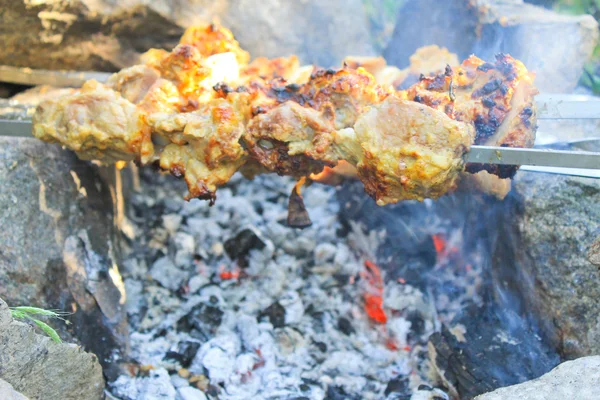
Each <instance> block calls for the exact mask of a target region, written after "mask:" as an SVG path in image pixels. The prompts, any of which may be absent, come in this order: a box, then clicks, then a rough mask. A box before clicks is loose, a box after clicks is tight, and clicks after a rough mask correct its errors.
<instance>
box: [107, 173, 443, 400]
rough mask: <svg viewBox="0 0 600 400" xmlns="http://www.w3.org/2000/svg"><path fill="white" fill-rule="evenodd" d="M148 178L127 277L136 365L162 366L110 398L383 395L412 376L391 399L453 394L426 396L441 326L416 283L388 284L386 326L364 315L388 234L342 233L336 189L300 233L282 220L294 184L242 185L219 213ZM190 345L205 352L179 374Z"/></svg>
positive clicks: (311, 199)
mask: <svg viewBox="0 0 600 400" xmlns="http://www.w3.org/2000/svg"><path fill="white" fill-rule="evenodd" d="M152 179H154V181H155V183H153V184H149V183H147V182H144V184H143V191H142V192H141V193H137V194H135V195H134V198H133V199H132V204H133V206H132V207H133V208H135V209H136V212H137V214H138V215H140V213H141V214H142V215H143V218H139V217H138V218H137V219H136V218H135V217H133V216H132V217H131V220H132V221H133V222H134V223H135V224H137V226H136V229H135V232H136V233H137V236H136V238H135V240H134V242H133V243H132V248H131V252H130V256H129V258H128V260H127V261H126V262H124V263H123V267H124V268H123V269H124V273H123V274H124V278H125V284H126V287H127V289H128V290H129V291H130V296H131V297H130V298H129V300H128V303H127V310H128V314H129V317H130V324H131V331H132V333H131V346H132V358H133V361H135V362H137V363H138V364H140V365H144V366H146V367H148V366H150V367H152V368H153V369H152V370H150V372H149V375H148V376H144V374H138V376H127V375H123V376H121V377H119V379H118V380H117V381H115V382H114V383H113V384H112V386H111V387H112V390H111V392H112V394H113V395H114V396H116V397H117V398H121V399H142V400H144V399H163V398H164V399H167V398H172V399H183V400H188V399H216V398H218V399H223V400H229V399H230V400H238V399H239V400H242V399H311V400H312V399H325V398H332V399H335V398H347V399H382V398H386V396H385V395H384V392H385V391H386V387H387V386H388V383H389V382H390V381H391V380H393V379H400V378H406V380H407V382H409V389H408V392H407V393H395V392H392V393H389V394H388V396H387V398H388V399H399V398H404V399H406V398H409V397H410V396H411V395H412V398H413V399H424V398H435V396H438V398H442V399H446V398H447V396H446V394H445V393H444V392H443V391H441V390H437V389H436V390H425V391H423V390H418V387H419V385H421V384H423V383H429V384H431V382H429V381H428V373H429V367H428V364H427V361H426V354H425V350H424V348H425V346H424V345H425V343H426V339H427V337H428V336H429V335H430V334H431V333H432V332H433V330H434V328H435V327H436V326H437V325H438V324H439V322H436V321H435V315H436V311H435V309H434V307H433V305H432V304H431V302H430V301H428V300H427V299H426V296H424V295H423V293H422V292H421V291H419V290H418V289H416V288H414V287H412V286H410V285H406V284H402V283H400V282H395V281H390V282H385V287H384V296H383V297H384V309H385V311H386V314H387V323H385V324H378V323H375V322H374V321H372V320H371V319H370V318H369V316H368V315H367V313H366V311H365V308H364V304H363V294H364V285H362V284H359V283H357V281H359V280H360V272H361V271H363V269H364V267H363V263H364V261H365V259H369V260H371V261H374V260H375V259H374V257H375V254H376V250H377V245H378V243H379V240H380V239H381V238H382V236H381V235H382V234H381V233H375V232H370V233H366V232H364V231H363V230H362V229H361V227H360V226H359V225H354V226H352V229H351V231H350V233H349V234H347V233H344V234H340V232H343V230H342V229H341V228H342V227H341V223H340V221H339V219H338V207H339V206H338V204H337V202H336V200H335V189H334V188H331V187H326V186H321V185H313V186H310V187H308V188H306V189H305V190H304V198H305V202H306V205H307V208H308V211H309V213H310V216H311V219H312V221H313V225H312V226H311V227H309V228H307V229H304V230H298V229H293V228H289V227H287V226H285V221H286V216H287V197H288V194H289V192H290V190H291V188H292V186H293V182H292V181H290V180H289V179H285V178H279V177H276V176H266V177H259V178H257V179H256V180H254V181H253V182H249V181H245V180H242V179H238V178H236V179H234V180H233V183H232V184H231V185H230V186H229V187H226V188H223V189H220V190H219V192H218V198H217V201H216V204H215V205H214V206H213V207H209V205H208V203H207V202H203V201H199V200H192V201H190V202H185V201H182V200H181V199H179V198H178V196H181V193H182V192H183V188H182V186H181V185H180V184H179V182H176V183H173V182H172V181H170V180H169V179H167V178H165V177H161V178H159V179H156V178H155V176H153V177H152ZM245 227H252V228H253V229H255V230H256V231H257V232H258V233H259V234H260V236H261V238H262V240H263V241H264V247H262V248H254V249H251V250H250V251H249V253H248V255H247V256H246V257H245V261H244V260H240V259H238V260H231V259H229V258H228V255H227V253H226V252H225V250H224V243H225V241H226V240H227V239H230V238H232V237H234V236H235V235H236V234H237V233H238V232H239V231H240V230H241V229H244V228H245ZM238 262H242V263H241V264H238ZM147 265H150V266H151V268H150V269H149V271H147V272H145V273H144V272H143V270H144V268H145V267H146V266H147ZM197 310H200V312H196V311H197ZM409 312H418V313H419V315H421V316H422V318H423V320H424V331H423V332H421V333H419V334H414V332H413V334H411V329H412V328H411V322H410V321H409V320H408V319H407V317H406V315H407V313H409ZM193 315H196V317H194V318H196V319H194V318H192V316H193ZM182 342H195V343H198V344H199V348H198V351H197V352H196V353H195V354H192V355H189V354H188V355H187V356H189V360H187V362H188V364H187V365H186V366H185V368H183V369H182V365H181V363H180V361H177V360H174V359H171V358H168V357H167V353H168V352H170V351H171V352H172V351H173V350H174V349H176V348H177V346H178V344H180V343H182ZM185 371H187V372H185ZM186 382H187V383H186ZM198 382H204V383H203V384H198ZM426 395H427V396H430V397H423V396H426ZM335 396H338V397H335ZM340 396H341V397H340Z"/></svg>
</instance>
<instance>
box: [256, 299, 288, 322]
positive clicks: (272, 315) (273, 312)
mask: <svg viewBox="0 0 600 400" xmlns="http://www.w3.org/2000/svg"><path fill="white" fill-rule="evenodd" d="M264 317H267V318H269V322H271V324H273V327H275V328H282V327H283V326H284V325H285V308H284V307H283V306H282V305H281V304H279V302H275V303H273V304H271V305H270V306H269V307H267V308H265V310H264V311H262V312H261V313H260V314H259V315H258V320H259V321H260V320H262V319H263V318H264Z"/></svg>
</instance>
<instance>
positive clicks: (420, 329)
mask: <svg viewBox="0 0 600 400" xmlns="http://www.w3.org/2000/svg"><path fill="white" fill-rule="evenodd" d="M406 319H407V320H408V321H409V322H410V324H411V325H410V333H409V335H411V336H412V335H414V336H415V337H419V336H421V335H422V334H423V333H424V332H425V320H424V319H423V316H422V315H421V313H420V312H418V311H416V310H415V311H410V312H409V313H408V314H407V315H406Z"/></svg>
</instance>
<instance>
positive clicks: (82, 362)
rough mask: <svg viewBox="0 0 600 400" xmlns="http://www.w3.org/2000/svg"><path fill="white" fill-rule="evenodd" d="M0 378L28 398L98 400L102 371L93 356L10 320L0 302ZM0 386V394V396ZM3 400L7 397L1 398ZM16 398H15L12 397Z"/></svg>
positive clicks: (3, 305)
mask: <svg viewBox="0 0 600 400" xmlns="http://www.w3.org/2000/svg"><path fill="white" fill-rule="evenodd" d="M0 378H1V379H2V380H5V381H6V382H8V383H9V384H10V385H12V386H13V387H14V389H15V390H17V391H20V392H22V393H23V394H24V395H25V396H27V397H30V398H32V399H64V400H70V399H73V400H80V399H89V400H94V399H102V398H103V392H104V379H103V377H102V368H101V367H100V364H99V363H98V359H97V358H96V356H94V355H93V354H89V353H86V352H84V351H83V350H82V349H81V348H80V347H78V346H75V345H71V344H64V343H56V342H54V341H52V339H50V338H48V337H46V336H42V335H38V334H36V333H35V331H34V329H33V327H31V326H29V325H27V324H24V323H22V322H18V321H14V320H12V318H11V316H10V310H9V309H8V306H7V304H6V303H5V302H4V301H3V300H2V299H0ZM2 390H3V389H2V387H1V386H0V394H2ZM1 398H2V399H7V397H1ZM16 398H17V399H18V397H16Z"/></svg>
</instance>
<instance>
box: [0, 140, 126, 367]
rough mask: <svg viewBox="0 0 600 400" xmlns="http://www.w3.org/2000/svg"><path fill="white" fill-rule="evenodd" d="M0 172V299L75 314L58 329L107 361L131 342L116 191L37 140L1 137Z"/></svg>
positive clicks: (88, 169) (83, 165) (94, 173)
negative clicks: (120, 262) (120, 266)
mask: <svg viewBox="0 0 600 400" xmlns="http://www.w3.org/2000/svg"><path fill="white" fill-rule="evenodd" d="M113 173H114V171H113ZM0 176H2V179H0V209H1V210H2V212H1V213H0V226H2V229H1V230H0V243H1V244H2V245H1V246H0V297H2V298H3V299H5V300H6V301H7V302H8V303H9V304H10V305H11V306H20V305H33V306H38V307H43V308H50V309H58V310H63V311H68V312H73V311H76V312H74V313H72V314H70V315H69V316H68V319H69V320H70V321H71V322H72V325H70V326H68V327H67V326H65V325H64V324H62V325H61V324H59V325H58V328H59V330H60V332H61V334H62V335H63V336H66V337H67V338H71V337H76V338H79V341H80V343H82V344H83V345H84V346H85V347H86V349H88V350H90V351H93V352H94V353H95V354H97V355H98V356H99V357H100V358H101V361H102V362H103V363H104V362H105V361H106V362H107V364H108V361H109V360H110V359H111V357H112V356H113V350H116V351H120V350H121V351H123V352H125V351H126V349H127V340H128V338H127V324H126V320H125V313H124V310H123V308H122V304H123V303H124V297H123V296H124V293H123V289H122V288H123V286H122V282H121V281H120V276H119V273H118V267H117V265H118V254H117V252H118V248H119V240H118V238H119V236H118V229H117V227H116V226H115V221H116V220H118V218H116V217H115V215H114V213H113V199H112V197H113V194H115V193H117V192H114V193H112V194H111V190H110V189H109V187H108V186H107V184H106V183H104V181H103V180H101V179H100V175H99V172H98V168H96V167H94V166H92V165H90V164H89V163H86V162H82V161H79V160H78V159H77V158H76V157H75V156H74V155H73V154H72V153H71V152H68V151H64V150H61V149H60V148H59V147H58V146H54V145H48V144H46V143H42V142H40V141H37V140H34V139H16V138H6V137H2V136H0ZM115 197H117V198H118V196H117V195H115ZM117 217H118V215H117ZM116 365H117V364H116V363H115V364H114V366H115V367H116ZM106 372H107V374H108V375H109V376H111V375H112V374H111V370H110V369H107V370H106ZM115 373H116V372H115Z"/></svg>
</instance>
